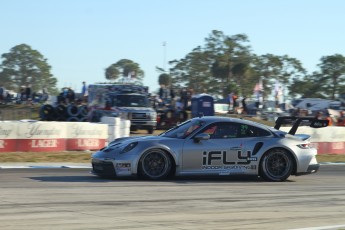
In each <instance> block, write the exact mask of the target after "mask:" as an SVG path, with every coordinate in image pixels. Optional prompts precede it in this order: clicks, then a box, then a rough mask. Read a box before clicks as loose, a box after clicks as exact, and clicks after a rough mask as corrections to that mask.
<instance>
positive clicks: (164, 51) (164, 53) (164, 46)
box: [163, 41, 167, 72]
mask: <svg viewBox="0 0 345 230" xmlns="http://www.w3.org/2000/svg"><path fill="white" fill-rule="evenodd" d="M166 47H167V43H166V42H165V41H164V42H163V70H164V72H165V62H166V55H167V50H166Z"/></svg>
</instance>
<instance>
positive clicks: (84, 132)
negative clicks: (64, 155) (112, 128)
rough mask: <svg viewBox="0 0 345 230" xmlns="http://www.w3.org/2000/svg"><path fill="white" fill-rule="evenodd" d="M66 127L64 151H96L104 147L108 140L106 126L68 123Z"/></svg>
mask: <svg viewBox="0 0 345 230" xmlns="http://www.w3.org/2000/svg"><path fill="white" fill-rule="evenodd" d="M65 124H66V126H67V136H66V150H67V151H75V150H98V149H101V148H103V147H104V146H105V144H106V141H107V139H108V125H106V124H97V123H87V122H69V123H67V122H66V123H65Z"/></svg>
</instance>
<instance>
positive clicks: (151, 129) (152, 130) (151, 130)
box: [147, 127, 155, 134]
mask: <svg viewBox="0 0 345 230" xmlns="http://www.w3.org/2000/svg"><path fill="white" fill-rule="evenodd" d="M154 131H155V129H154V128H153V127H150V128H148V129H147V133H148V134H153V133H154Z"/></svg>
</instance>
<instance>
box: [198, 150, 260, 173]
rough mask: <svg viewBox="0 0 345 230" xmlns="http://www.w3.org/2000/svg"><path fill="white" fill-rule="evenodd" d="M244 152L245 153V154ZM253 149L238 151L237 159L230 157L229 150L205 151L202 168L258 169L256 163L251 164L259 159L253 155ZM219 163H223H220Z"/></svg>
mask: <svg viewBox="0 0 345 230" xmlns="http://www.w3.org/2000/svg"><path fill="white" fill-rule="evenodd" d="M243 153H244V154H243ZM251 154H252V152H251V151H245V152H242V151H241V150H238V151H237V161H230V160H229V159H228V157H229V155H230V154H227V151H225V150H224V151H219V150H217V151H209V152H207V151H204V152H203V157H202V169H206V170H219V169H230V170H252V169H256V165H249V164H250V163H251V162H252V161H257V158H256V157H252V156H251ZM219 163H221V164H220V165H219Z"/></svg>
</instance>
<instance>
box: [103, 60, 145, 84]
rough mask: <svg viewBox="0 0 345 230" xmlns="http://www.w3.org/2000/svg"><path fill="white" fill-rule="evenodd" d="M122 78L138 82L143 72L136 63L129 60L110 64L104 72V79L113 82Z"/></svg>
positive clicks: (142, 76) (141, 78)
mask: <svg viewBox="0 0 345 230" xmlns="http://www.w3.org/2000/svg"><path fill="white" fill-rule="evenodd" d="M120 77H123V78H124V79H126V78H128V77H131V78H133V79H135V80H137V81H139V82H141V81H142V80H143V78H144V71H143V70H141V68H140V66H139V64H138V63H135V62H133V61H132V60H129V59H121V60H119V61H118V62H116V63H114V64H111V65H110V66H109V67H108V68H106V70H105V78H106V79H107V80H111V81H115V80H117V79H119V78H120Z"/></svg>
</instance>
